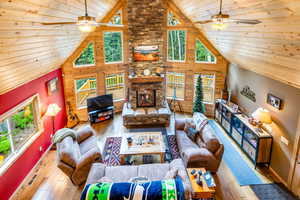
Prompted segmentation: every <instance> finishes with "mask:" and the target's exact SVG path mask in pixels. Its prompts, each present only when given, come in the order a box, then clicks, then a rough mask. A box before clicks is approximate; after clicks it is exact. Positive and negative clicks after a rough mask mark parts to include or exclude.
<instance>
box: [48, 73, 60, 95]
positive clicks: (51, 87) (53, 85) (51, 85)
mask: <svg viewBox="0 0 300 200" xmlns="http://www.w3.org/2000/svg"><path fill="white" fill-rule="evenodd" d="M47 90H48V96H51V95H52V94H53V93H55V92H57V91H58V78H57V77H55V78H53V79H51V80H50V81H48V82H47Z"/></svg>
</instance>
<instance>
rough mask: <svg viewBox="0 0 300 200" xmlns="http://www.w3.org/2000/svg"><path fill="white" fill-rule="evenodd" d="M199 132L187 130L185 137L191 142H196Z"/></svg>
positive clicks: (192, 129) (193, 129) (191, 129)
mask: <svg viewBox="0 0 300 200" xmlns="http://www.w3.org/2000/svg"><path fill="white" fill-rule="evenodd" d="M198 133H199V132H198V131H197V130H196V129H195V128H192V127H189V128H187V130H186V135H187V136H188V137H189V138H190V139H191V140H192V141H194V142H195V141H196V136H197V134H198Z"/></svg>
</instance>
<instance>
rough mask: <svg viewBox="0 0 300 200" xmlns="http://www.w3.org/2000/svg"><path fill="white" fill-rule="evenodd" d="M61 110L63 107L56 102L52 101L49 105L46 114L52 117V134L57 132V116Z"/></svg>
mask: <svg viewBox="0 0 300 200" xmlns="http://www.w3.org/2000/svg"><path fill="white" fill-rule="evenodd" d="M60 110H61V108H60V107H59V106H58V105H57V104H56V103H52V104H50V105H49V106H48V109H47V112H46V114H45V115H46V116H48V117H51V118H52V134H54V133H55V127H54V120H55V116H56V115H57V114H58V113H59V111H60Z"/></svg>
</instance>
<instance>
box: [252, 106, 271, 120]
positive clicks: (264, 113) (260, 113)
mask: <svg viewBox="0 0 300 200" xmlns="http://www.w3.org/2000/svg"><path fill="white" fill-rule="evenodd" d="M252 117H253V118H254V119H256V120H258V121H260V122H261V123H265V124H271V123H272V119H271V115H270V112H269V111H268V110H266V109H263V108H258V109H257V110H255V111H254V113H253V114H252Z"/></svg>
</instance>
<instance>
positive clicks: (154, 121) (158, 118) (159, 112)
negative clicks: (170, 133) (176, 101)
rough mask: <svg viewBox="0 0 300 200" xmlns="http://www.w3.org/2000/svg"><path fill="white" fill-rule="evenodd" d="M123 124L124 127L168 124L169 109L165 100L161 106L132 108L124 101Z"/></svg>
mask: <svg viewBox="0 0 300 200" xmlns="http://www.w3.org/2000/svg"><path fill="white" fill-rule="evenodd" d="M122 117H123V125H124V126H125V127H132V126H145V125H151V126H153V125H162V126H169V124H170V117H171V110H170V108H169V105H168V103H167V102H165V103H164V106H163V107H161V108H155V107H149V108H136V109H134V108H132V107H131V104H130V103H129V102H127V103H124V105H123V111H122Z"/></svg>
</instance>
